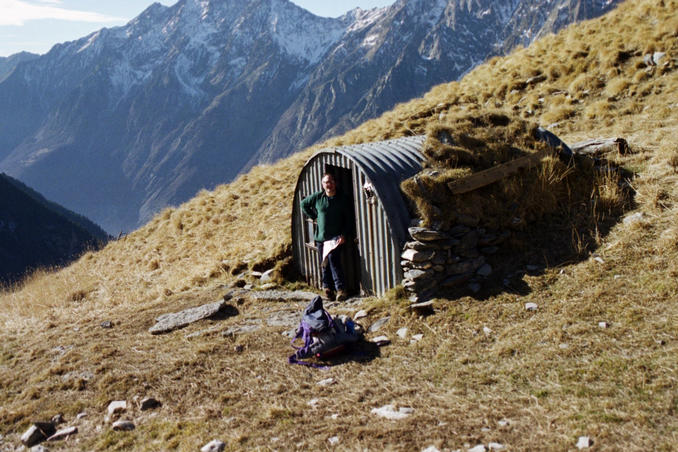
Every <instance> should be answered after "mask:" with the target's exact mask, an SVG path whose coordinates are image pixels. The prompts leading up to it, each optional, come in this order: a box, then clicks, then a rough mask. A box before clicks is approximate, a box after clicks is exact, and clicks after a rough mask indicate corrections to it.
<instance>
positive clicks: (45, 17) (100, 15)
mask: <svg viewBox="0 0 678 452" xmlns="http://www.w3.org/2000/svg"><path fill="white" fill-rule="evenodd" d="M176 1H177V0H159V2H160V3H162V4H164V5H172V4H174V3H176ZM243 1H244V0H243ZM292 1H293V2H294V3H296V4H297V5H299V6H301V7H303V8H306V9H307V10H309V11H311V12H312V13H314V14H317V15H319V16H325V17H338V16H340V15H342V14H343V13H345V12H346V11H349V10H351V9H353V8H356V7H360V8H363V9H370V8H375V7H380V6H386V5H390V4H393V3H394V1H395V0H292ZM151 3H153V0H0V56H9V55H12V54H14V53H17V52H21V51H22V50H26V51H28V52H33V53H46V52H47V51H49V49H50V48H51V47H52V46H53V45H54V44H56V43H59V42H65V41H72V40H75V39H78V38H81V37H83V36H85V35H87V34H89V33H91V32H93V31H96V30H98V29H100V28H103V27H115V26H118V25H124V24H125V23H127V22H128V21H129V20H130V19H132V18H134V17H136V16H137V15H138V14H139V13H141V12H142V11H143V10H144V9H146V8H147V7H148V5H150V4H151Z"/></svg>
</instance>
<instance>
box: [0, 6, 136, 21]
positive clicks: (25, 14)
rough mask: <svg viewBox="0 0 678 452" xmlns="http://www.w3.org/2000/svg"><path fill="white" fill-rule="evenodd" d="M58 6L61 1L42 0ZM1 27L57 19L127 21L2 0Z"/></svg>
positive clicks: (86, 12) (95, 14) (96, 14)
mask: <svg viewBox="0 0 678 452" xmlns="http://www.w3.org/2000/svg"><path fill="white" fill-rule="evenodd" d="M42 1H43V3H45V2H47V3H51V4H54V5H56V4H58V2H59V0H42ZM0 11H2V14H0V25H16V26H22V25H24V23H26V22H27V21H29V20H40V19H55V20H65V21H74V22H94V23H105V22H119V21H123V20H125V19H122V18H120V17H112V16H106V15H104V14H99V13H94V12H89V11H78V10H72V9H64V8H58V7H56V6H46V5H32V4H30V3H27V2H25V1H22V0H0Z"/></svg>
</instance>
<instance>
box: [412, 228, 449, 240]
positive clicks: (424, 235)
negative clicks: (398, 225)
mask: <svg viewBox="0 0 678 452" xmlns="http://www.w3.org/2000/svg"><path fill="white" fill-rule="evenodd" d="M408 232H409V233H410V236H411V237H412V238H413V239H415V240H417V241H419V242H430V241H433V240H444V239H447V238H449V237H448V236H447V234H445V233H444V232H441V231H437V230H435V229H427V228H421V227H412V228H409V229H408Z"/></svg>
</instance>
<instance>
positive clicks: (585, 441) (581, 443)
mask: <svg viewBox="0 0 678 452" xmlns="http://www.w3.org/2000/svg"><path fill="white" fill-rule="evenodd" d="M591 444H592V442H591V438H589V437H588V436H580V437H579V440H578V441H577V449H579V450H581V449H588V448H589V447H591Z"/></svg>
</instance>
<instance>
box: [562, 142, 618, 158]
mask: <svg viewBox="0 0 678 452" xmlns="http://www.w3.org/2000/svg"><path fill="white" fill-rule="evenodd" d="M570 148H571V149H572V152H574V153H575V154H580V155H591V156H599V155H603V154H607V153H609V152H618V153H620V154H622V155H623V154H626V153H628V152H629V144H628V143H627V142H626V140H625V139H623V138H597V139H595V140H587V141H581V142H579V143H575V144H573V145H572V146H570Z"/></svg>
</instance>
